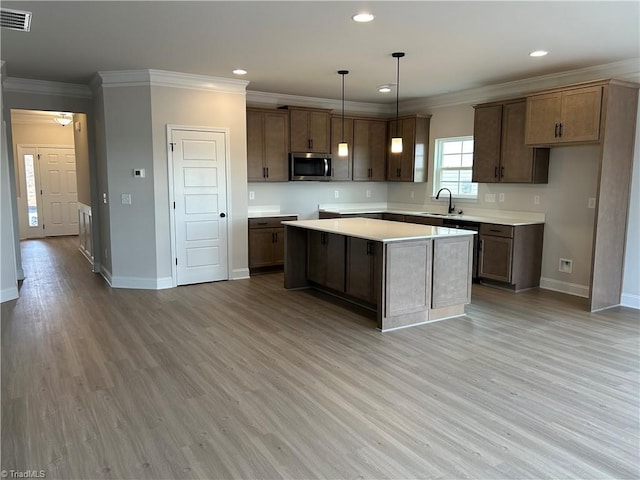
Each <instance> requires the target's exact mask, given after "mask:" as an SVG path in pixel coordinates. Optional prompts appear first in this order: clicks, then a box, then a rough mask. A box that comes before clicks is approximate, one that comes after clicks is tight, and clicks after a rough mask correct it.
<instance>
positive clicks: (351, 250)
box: [346, 237, 375, 303]
mask: <svg viewBox="0 0 640 480" xmlns="http://www.w3.org/2000/svg"><path fill="white" fill-rule="evenodd" d="M374 254H375V249H374V245H373V242H372V241H370V240H364V239H362V238H355V237H349V238H348V239H347V285H346V293H347V294H349V295H351V296H353V297H355V298H358V299H360V300H364V301H365V302H369V303H373V300H374V298H373V277H374V275H373V265H374V262H373V255H374Z"/></svg>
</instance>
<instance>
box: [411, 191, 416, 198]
mask: <svg viewBox="0 0 640 480" xmlns="http://www.w3.org/2000/svg"><path fill="white" fill-rule="evenodd" d="M415 196H416V192H414V191H413V190H411V198H413V197H415Z"/></svg>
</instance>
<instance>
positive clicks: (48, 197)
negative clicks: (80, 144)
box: [38, 147, 78, 237]
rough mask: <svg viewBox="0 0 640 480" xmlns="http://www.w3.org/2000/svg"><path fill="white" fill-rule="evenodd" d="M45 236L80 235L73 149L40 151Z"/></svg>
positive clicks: (44, 149)
mask: <svg viewBox="0 0 640 480" xmlns="http://www.w3.org/2000/svg"><path fill="white" fill-rule="evenodd" d="M38 167H39V170H40V188H41V195H40V201H41V204H42V216H43V226H44V234H45V236H47V237H51V236H56V235H77V234H78V188H77V181H76V156H75V151H74V149H72V148H50V147H39V148H38Z"/></svg>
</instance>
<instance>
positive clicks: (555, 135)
mask: <svg viewBox="0 0 640 480" xmlns="http://www.w3.org/2000/svg"><path fill="white" fill-rule="evenodd" d="M553 136H554V137H555V138H558V124H557V123H556V128H555V130H554V131H553Z"/></svg>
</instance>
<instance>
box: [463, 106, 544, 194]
mask: <svg viewBox="0 0 640 480" xmlns="http://www.w3.org/2000/svg"><path fill="white" fill-rule="evenodd" d="M525 119H526V100H525V99H517V100H513V101H510V102H504V103H498V104H495V103H492V104H485V105H478V106H476V107H475V113H474V127H473V130H474V131H473V139H474V146H473V171H472V180H473V181H474V182H478V183H497V182H502V183H547V181H548V177H549V149H548V148H532V147H529V146H526V145H525V143H524V132H525Z"/></svg>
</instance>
